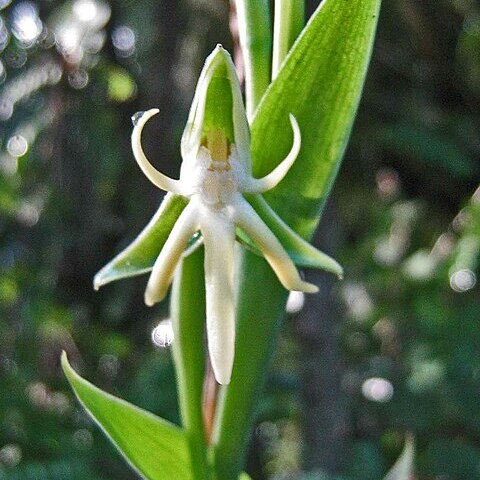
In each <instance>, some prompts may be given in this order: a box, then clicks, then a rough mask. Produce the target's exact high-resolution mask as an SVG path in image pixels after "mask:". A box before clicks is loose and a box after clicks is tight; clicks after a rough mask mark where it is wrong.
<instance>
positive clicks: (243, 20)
mask: <svg viewBox="0 0 480 480" xmlns="http://www.w3.org/2000/svg"><path fill="white" fill-rule="evenodd" d="M235 5H236V7H237V18H238V31H239V35H240V46H241V48H242V54H243V61H244V63H245V97H246V109H247V117H248V118H249V119H251V118H253V114H254V112H255V109H256V108H257V106H258V104H259V103H260V99H261V98H262V95H263V94H264V93H265V90H266V89H267V87H268V85H269V83H270V62H271V54H272V32H271V26H270V2H269V1H268V0H236V2H235Z"/></svg>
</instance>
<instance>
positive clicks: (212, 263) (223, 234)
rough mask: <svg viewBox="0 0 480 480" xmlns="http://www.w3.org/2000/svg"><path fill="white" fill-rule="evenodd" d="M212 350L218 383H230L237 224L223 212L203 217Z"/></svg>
mask: <svg viewBox="0 0 480 480" xmlns="http://www.w3.org/2000/svg"><path fill="white" fill-rule="evenodd" d="M200 229H201V232H202V235H203V241H204V244H205V293H206V305H207V339H208V351H209V353H210V360H211V363H212V368H213V373H214V374H215V378H216V379H217V382H218V383H220V384H222V385H224V384H227V383H230V377H231V375H232V368H233V359H234V355H235V299H234V288H233V274H234V246H235V226H234V224H233V223H232V222H231V221H230V220H229V219H228V218H226V217H224V216H222V214H221V213H220V214H218V215H215V216H214V217H213V216H212V218H207V217H206V216H205V218H203V219H202V220H201V225H200Z"/></svg>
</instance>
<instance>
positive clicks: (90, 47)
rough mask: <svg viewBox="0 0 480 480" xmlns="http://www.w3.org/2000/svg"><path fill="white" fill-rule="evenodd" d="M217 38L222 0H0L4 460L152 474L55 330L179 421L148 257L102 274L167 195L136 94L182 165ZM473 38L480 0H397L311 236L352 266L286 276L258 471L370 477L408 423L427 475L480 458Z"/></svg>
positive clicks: (167, 153)
mask: <svg viewBox="0 0 480 480" xmlns="http://www.w3.org/2000/svg"><path fill="white" fill-rule="evenodd" d="M316 3H318V2H313V1H311V2H309V11H310V12H311V11H312V10H313V8H314V7H315V6H316ZM233 27H235V25H233ZM233 30H235V28H233ZM218 42H222V43H223V44H224V45H225V46H226V47H227V48H229V49H232V48H233V46H234V41H233V40H232V38H231V34H230V30H229V5H228V2H226V1H225V0H184V1H177V2H167V1H164V2H153V1H151V0H136V1H133V0H127V1H120V0H111V1H110V2H107V1H106V0H74V1H66V2H60V1H53V0H38V1H30V0H20V1H17V0H13V1H11V0H10V1H9V0H0V56H1V58H0V315H1V319H0V479H1V480H3V479H5V480H7V479H8V480H14V479H21V480H25V479H35V480H43V479H49V480H55V479H66V478H68V479H70V480H75V479H82V480H85V479H87V480H96V479H98V480H100V479H107V478H108V479H111V478H115V479H118V480H122V479H133V478H136V477H135V476H134V474H133V473H131V472H130V471H129V470H128V468H127V467H126V466H125V465H124V463H123V461H122V460H121V459H120V458H119V456H118V454H117V453H116V452H115V451H114V449H113V448H112V447H111V446H110V445H109V444H108V442H107V441H106V440H105V439H104V438H103V436H102V434H101V433H100V432H99V430H98V429H97V428H96V427H95V426H94V425H93V424H92V422H91V421H90V420H89V419H88V418H87V417H86V415H85V414H84V413H83V412H82V410H81V409H80V408H79V405H78V404H77V402H76V401H75V400H74V398H73V395H72V393H71V391H70V390H69V388H68V386H67V383H66V381H65V379H64V377H63V376H62V375H61V372H60V368H59V355H60V352H61V350H62V349H65V350H67V351H68V352H69V356H70V358H71V359H72V360H73V361H74V363H75V364H76V365H77V367H78V368H79V369H80V370H81V372H82V374H83V375H84V376H86V377H87V378H89V379H90V380H92V381H93V382H94V383H96V384H97V385H99V386H100V387H101V388H104V389H107V390H109V391H111V392H113V393H115V394H117V395H119V396H122V397H124V398H126V399H127V400H129V401H131V402H133V403H136V404H137V405H140V406H142V407H144V408H147V409H149V410H151V411H153V412H155V413H157V414H160V415H161V416H163V417H166V418H169V419H171V420H173V421H178V412H177V409H176V392H175V380H174V372H173V368H172V363H171V358H170V352H169V350H168V348H162V345H165V344H168V342H169V341H170V340H171V339H170V338H169V329H168V323H165V319H167V317H168V309H167V306H166V305H161V306H160V307H157V308H155V309H147V308H146V307H145V306H144V305H143V300H142V299H143V289H144V285H145V281H146V279H145V278H138V279H132V280H128V281H124V282H120V283H117V284H114V285H111V286H108V287H105V288H104V289H102V290H101V291H100V292H97V293H96V292H94V291H93V289H92V278H93V275H94V274H95V273H96V271H98V270H99V269H100V268H101V267H102V266H103V265H104V264H105V263H106V262H107V261H108V260H109V259H110V258H111V257H112V256H113V255H114V254H115V253H117V252H118V251H119V250H120V249H121V248H122V246H125V245H126V244H127V243H128V242H129V241H130V240H131V239H132V238H133V237H134V236H135V235H136V234H137V233H138V232H139V231H140V230H141V228H142V227H143V226H144V225H145V223H146V221H147V220H148V219H149V218H150V216H151V215H152V214H153V212H154V211H155V209H156V207H157V205H158V203H159V201H160V196H159V195H160V194H159V192H158V191H156V190H155V188H154V187H152V186H151V185H150V184H149V183H148V181H147V180H146V179H145V178H144V177H143V175H142V174H141V173H140V171H139V170H138V167H137V166H136V164H135V162H134V161H133V157H132V155H131V153H130V146H129V144H130V139H129V137H130V132H131V123H130V116H131V115H132V114H133V113H134V112H136V111H137V110H143V109H147V108H151V107H156V106H158V107H159V108H160V111H161V115H160V116H159V117H160V118H158V119H156V120H155V121H154V122H152V124H151V125H148V126H147V128H146V132H145V149H146V151H147V153H148V154H149V156H150V157H151V158H152V159H153V160H154V161H155V163H156V164H157V165H159V166H160V168H161V169H162V170H163V171H167V172H169V173H170V174H172V175H176V174H178V171H179V162H180V156H179V139H180V135H181V132H182V130H183V127H184V122H185V119H186V114H187V109H188V107H189V104H190V101H191V97H192V95H193V89H194V86H195V83H196V79H197V75H198V73H199V70H200V68H201V66H202V63H203V60H204V58H205V56H206V54H207V53H208V52H209V51H210V50H211V49H212V47H213V46H214V45H215V44H216V43H218ZM479 52H480V5H479V4H478V2H477V0H441V1H439V0H424V1H422V2H418V1H417V0H390V1H388V2H387V1H385V2H384V5H383V11H382V15H381V19H380V24H379V32H378V37H377V42H376V48H375V52H374V57H373V61H372V66H371V69H370V73H369V77H368V80H367V84H366V89H365V95H364V98H363V102H362V105H361V109H360V112H359V115H358V118H357V121H356V125H355V129H354V132H353V137H352V141H351V143H350V147H349V150H348V152H347V155H346V158H345V161H344V165H343V167H342V169H341V172H340V175H339V178H338V181H337V183H336V186H335V189H334V192H333V195H332V199H331V201H330V203H329V205H328V207H327V210H326V212H325V215H324V218H323V220H322V224H321V226H320V229H319V231H318V234H317V235H316V237H315V239H314V240H315V242H316V243H317V244H318V245H320V246H322V247H323V248H325V249H326V250H328V251H329V252H330V253H332V254H334V255H335V256H336V257H337V258H339V259H340V260H341V262H342V263H343V265H344V266H345V268H346V276H345V280H344V281H343V282H337V281H335V280H334V279H332V278H331V277H330V276H328V275H325V274H322V273H318V272H307V273H306V274H307V276H308V277H309V278H311V279H313V280H314V281H317V282H318V283H319V284H320V285H321V288H322V291H321V294H320V295H318V296H315V297H308V298H303V296H302V295H299V294H295V295H292V296H291V297H290V299H289V304H288V306H287V310H288V313H287V318H286V322H285V328H284V334H283V336H282V338H281V342H280V344H279V348H278V349H277V352H276V356H275V358H274V361H273V363H272V367H271V372H270V374H269V377H268V381H267V386H266V393H265V395H264V396H263V398H262V399H261V401H260V415H259V420H258V426H257V428H256V429H255V432H254V434H253V436H252V448H251V454H250V456H249V465H248V470H249V471H250V472H251V474H252V477H253V478H255V479H264V478H275V479H300V478H302V479H312V480H313V479H325V480H326V479H329V480H333V479H337V480H339V479H340V478H342V479H358V480H378V479H380V478H381V477H382V475H383V474H384V473H385V471H386V469H387V468H388V466H389V465H390V464H391V463H393V461H394V459H395V458H396V457H397V456H398V454H399V452H400V450H401V448H402V443H403V439H404V435H405V432H413V433H414V434H415V436H416V439H417V450H418V452H417V462H416V463H417V473H418V478H419V479H426V480H427V479H436V480H453V479H477V478H478V479H480V408H479V405H480V402H479V395H480V354H479V352H480V323H479V321H480V313H479V312H480V308H479V307H480V305H479V300H478V298H479V297H478V286H477V285H476V279H477V276H478V259H479V250H480V191H479V190H476V189H477V187H478V184H479V183H480V133H479V132H480V113H479V112H480V109H479V107H480V54H479ZM237 53H238V52H237ZM319 160H321V159H319ZM475 192H476V193H475ZM260 320H261V319H260Z"/></svg>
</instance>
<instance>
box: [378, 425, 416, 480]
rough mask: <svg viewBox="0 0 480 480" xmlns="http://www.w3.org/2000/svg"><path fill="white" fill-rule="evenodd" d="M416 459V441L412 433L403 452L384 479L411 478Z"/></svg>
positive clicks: (406, 479)
mask: <svg viewBox="0 0 480 480" xmlns="http://www.w3.org/2000/svg"><path fill="white" fill-rule="evenodd" d="M414 459H415V441H414V439H413V436H412V435H408V436H407V438H406V439H405V446H404V447H403V452H402V454H401V455H400V457H399V458H398V460H397V461H396V462H395V464H394V465H393V467H392V468H391V470H390V471H389V472H388V473H387V476H386V477H385V478H384V480H410V479H411V478H412V475H413V473H414V472H413V461H414Z"/></svg>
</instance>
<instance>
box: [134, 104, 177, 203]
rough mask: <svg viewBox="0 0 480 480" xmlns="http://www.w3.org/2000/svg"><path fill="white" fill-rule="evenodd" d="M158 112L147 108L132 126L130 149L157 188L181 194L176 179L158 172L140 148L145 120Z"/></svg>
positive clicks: (155, 109) (156, 109)
mask: <svg viewBox="0 0 480 480" xmlns="http://www.w3.org/2000/svg"><path fill="white" fill-rule="evenodd" d="M158 112H159V110H158V108H152V109H151V110H147V111H146V112H144V113H143V115H141V116H140V117H139V118H138V119H137V121H136V124H135V126H134V128H133V132H132V150H133V155H134V156H135V160H136V161H137V163H138V165H139V167H140V168H141V169H142V172H143V173H144V174H145V176H146V177H147V178H148V179H149V180H150V181H151V182H152V183H153V184H154V185H155V186H157V187H158V188H161V189H162V190H165V191H167V192H172V193H177V194H179V195H182V193H183V192H182V188H181V186H180V182H179V181H178V180H174V179H173V178H170V177H167V175H164V174H163V173H161V172H159V171H158V170H157V169H156V168H155V167H154V166H153V165H152V164H151V163H150V162H149V161H148V158H147V157H146V156H145V153H144V152H143V148H142V130H143V127H144V126H145V124H146V123H147V121H148V120H149V119H150V118H152V117H153V116H154V115H156V114H157V113H158Z"/></svg>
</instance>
